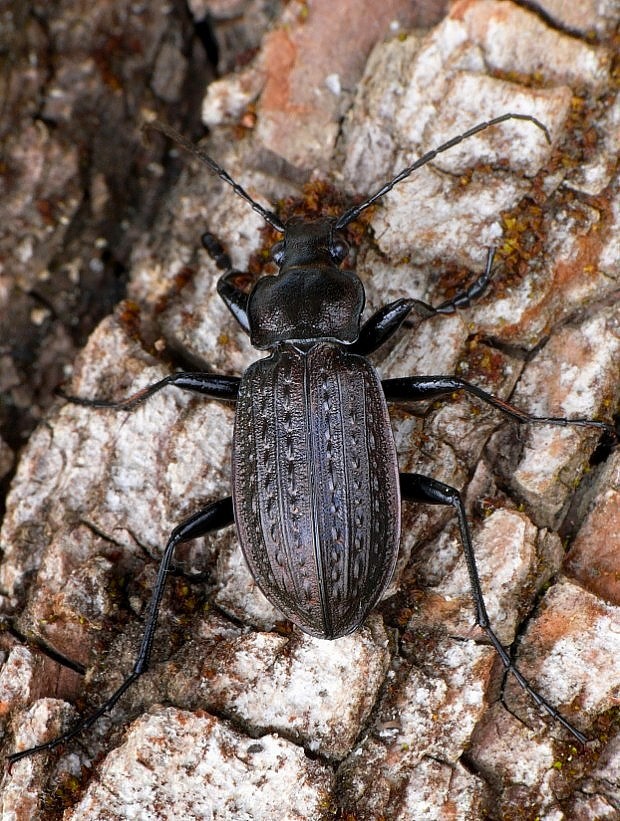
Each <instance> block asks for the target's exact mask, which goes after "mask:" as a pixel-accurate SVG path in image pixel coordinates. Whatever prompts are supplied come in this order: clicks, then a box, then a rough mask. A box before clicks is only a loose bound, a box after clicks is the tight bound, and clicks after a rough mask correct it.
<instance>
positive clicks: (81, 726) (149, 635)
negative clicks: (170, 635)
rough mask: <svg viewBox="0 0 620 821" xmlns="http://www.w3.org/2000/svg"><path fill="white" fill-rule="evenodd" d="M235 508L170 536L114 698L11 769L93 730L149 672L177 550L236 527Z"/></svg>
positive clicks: (207, 511)
mask: <svg viewBox="0 0 620 821" xmlns="http://www.w3.org/2000/svg"><path fill="white" fill-rule="evenodd" d="M233 522H234V515H233V505H232V497H230V496H227V497H226V498H225V499H220V500H219V501H217V502H212V503H211V504H210V505H207V507H205V508H203V509H202V510H200V511H198V513H195V514H194V515H193V516H190V517H189V518H188V519H186V520H185V521H184V522H182V523H181V524H180V525H178V526H177V527H175V529H174V530H173V531H172V533H171V534H170V538H169V539H168V543H167V545H166V549H165V550H164V553H163V555H162V559H161V562H160V564H159V570H158V573H157V580H156V582H155V587H154V588H153V593H152V594H151V601H150V603H149V607H148V611H147V616H146V622H145V627H144V634H143V636H142V642H141V644H140V649H139V651H138V655H137V656H136V660H135V662H134V666H133V669H132V671H131V673H130V674H129V675H128V676H127V678H126V679H125V680H124V681H123V683H122V684H121V686H120V687H119V688H118V689H117V690H115V691H114V693H112V695H111V696H110V697H109V698H108V699H107V701H105V702H104V703H103V704H102V705H101V706H100V707H99V708H98V709H97V710H95V712H94V713H91V714H90V715H89V716H86V718H83V719H81V720H80V721H78V722H77V724H75V725H74V726H73V727H72V728H71V729H70V730H68V731H67V732H66V733H63V734H62V735H60V736H58V737H57V738H53V739H52V740H51V741H46V742H45V743H44V744H38V745H37V746H36V747H30V748H29V749H27V750H22V751H21V752H19V753H13V754H12V755H9V756H7V760H8V763H9V766H12V765H13V764H14V763H15V762H16V761H19V760H20V759H21V758H26V757H27V756H29V755H33V754H34V753H40V752H44V751H45V750H53V749H54V748H55V747H58V746H59V745H60V744H64V743H65V742H67V741H70V740H71V739H72V738H74V737H75V736H77V735H79V734H80V733H81V732H83V731H84V730H87V729H88V728H89V727H90V726H92V725H93V724H94V723H95V721H97V719H98V718H100V717H101V716H102V715H103V714H104V713H107V712H108V711H109V710H111V709H112V707H113V706H114V705H115V704H116V702H117V701H118V700H119V698H120V697H121V696H122V695H123V693H124V692H125V691H126V690H128V689H129V687H131V685H132V684H133V683H134V682H135V681H136V680H137V679H138V678H139V677H140V676H141V675H142V674H143V673H145V672H146V670H147V669H148V666H149V661H150V658H151V651H152V649H153V638H154V635H155V628H156V627H157V617H158V615H159V607H160V604H161V600H162V596H163V595H164V589H165V586H166V578H167V575H168V572H169V569H170V563H171V561H172V557H173V555H174V551H175V549H176V547H177V546H178V545H180V544H182V543H183V542H188V541H190V540H191V539H197V538H199V537H200V536H206V535H207V533H212V532H213V531H214V530H221V529H222V528H223V527H227V526H228V525H231V524H233Z"/></svg>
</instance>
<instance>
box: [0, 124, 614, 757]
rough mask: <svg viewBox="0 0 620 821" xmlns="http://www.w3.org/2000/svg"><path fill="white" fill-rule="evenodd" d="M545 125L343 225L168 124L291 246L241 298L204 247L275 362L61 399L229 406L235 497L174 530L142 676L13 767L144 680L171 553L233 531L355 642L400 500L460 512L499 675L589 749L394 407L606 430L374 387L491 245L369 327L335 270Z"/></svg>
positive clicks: (287, 609) (465, 295) (209, 245)
mask: <svg viewBox="0 0 620 821" xmlns="http://www.w3.org/2000/svg"><path fill="white" fill-rule="evenodd" d="M512 119H517V120H524V121H527V122H529V123H532V124H533V125H534V126H536V127H537V128H539V129H541V130H542V131H543V133H544V134H545V137H546V139H547V140H548V141H549V142H551V140H550V137H549V133H548V131H547V129H546V128H545V126H544V125H543V124H542V123H541V122H540V121H538V120H537V119H536V118H535V117H532V116H530V115H527V114H515V113H506V114H503V115H501V116H499V117H496V118H494V119H491V120H488V121H486V122H482V123H479V124H478V125H476V126H474V127H473V128H470V129H469V130H468V131H465V132H464V133H463V134H460V135H459V136H457V137H454V138H453V139H451V140H449V141H447V142H446V143H443V144H442V145H440V146H439V147H438V148H435V149H434V150H432V151H429V152H427V153H426V154H424V155H423V156H422V157H420V158H419V159H417V160H416V161H415V162H414V163H413V164H412V165H410V166H407V167H406V168H404V169H403V170H402V171H401V172H400V173H399V174H397V175H396V176H395V177H394V178H393V179H391V180H390V181H389V182H387V183H386V184H385V185H383V186H382V187H381V188H379V189H378V190H377V191H376V192H375V193H374V194H372V195H371V196H369V197H368V198H367V199H365V200H364V201H363V202H362V203H360V204H359V205H355V206H353V207H351V208H349V209H348V210H347V211H345V212H344V213H343V214H342V215H341V216H340V217H338V218H329V217H323V218H319V219H314V220H307V219H303V218H299V217H296V218H292V219H290V220H288V221H287V222H286V223H284V222H282V221H281V220H280V219H279V218H278V216H277V215H276V214H275V213H273V212H271V211H269V210H267V209H265V208H263V207H262V206H261V205H260V204H259V203H258V202H256V201H255V200H253V199H252V197H250V195H249V194H248V193H247V192H246V191H245V190H244V189H243V188H242V186H240V185H239V184H238V183H237V182H235V181H234V180H233V179H232V178H231V177H230V176H229V174H228V173H227V172H226V171H225V170H224V169H223V168H221V167H220V166H219V165H218V164H217V163H216V162H215V161H214V160H213V159H211V157H209V156H208V155H206V154H205V153H203V152H202V151H201V150H200V149H199V148H197V147H196V146H194V145H193V144H192V143H190V142H188V141H187V140H185V139H184V138H183V137H182V136H181V135H179V134H178V133H177V132H176V131H174V130H173V129H171V128H170V127H168V126H167V125H165V124H163V123H158V122H155V123H151V124H150V125H149V126H148V127H150V128H154V129H156V130H158V131H160V132H162V133H163V134H165V135H166V136H168V137H170V138H171V139H173V140H174V141H175V142H177V143H179V144H180V145H182V146H183V147H184V148H185V149H186V150H187V151H189V152H190V153H192V154H193V155H194V156H197V157H198V158H199V159H200V160H201V161H203V162H204V163H206V165H208V166H209V168H210V169H211V170H212V171H213V172H215V173H216V174H217V175H218V176H219V177H220V178H221V179H223V180H224V181H225V182H226V183H228V184H229V185H231V186H232V188H233V190H234V191H235V193H236V194H237V195H239V196H241V197H243V199H245V200H246V201H247V202H248V203H249V204H250V205H251V207H252V208H253V209H254V210H255V211H257V212H258V213H259V214H260V215H261V216H262V217H263V218H264V219H265V220H266V221H267V222H268V223H269V224H270V225H271V226H272V227H273V228H275V229H276V230H277V231H279V232H281V233H282V234H283V237H284V238H283V240H282V241H280V242H278V243H276V245H275V246H274V247H273V248H272V259H273V261H274V262H275V263H276V265H277V266H278V268H279V272H278V274H277V275H276V276H269V277H263V278H261V279H259V280H258V281H257V283H256V284H255V286H254V288H253V289H252V291H251V293H250V294H249V295H248V294H246V293H245V292H243V291H242V290H240V289H239V288H238V287H236V284H235V277H237V276H238V272H236V271H234V270H233V269H232V266H231V263H230V258H229V257H228V255H227V253H226V252H225V251H224V250H223V248H222V246H221V245H220V244H219V242H218V241H217V239H216V238H215V237H214V236H213V235H211V234H209V233H207V234H205V235H204V236H203V245H204V247H205V249H206V250H207V252H208V253H209V254H210V255H211V257H212V258H213V259H214V260H215V262H216V264H217V266H218V267H219V268H220V269H222V270H223V271H224V273H223V275H222V276H221V277H220V279H219V281H218V285H217V289H218V293H219V294H220V296H221V298H222V299H223V300H224V302H225V303H226V305H227V306H228V308H229V309H230V311H231V312H232V314H233V316H234V317H235V319H236V320H237V322H238V323H239V324H240V326H241V327H242V328H243V330H244V331H245V332H246V333H248V334H249V335H250V339H251V342H252V344H253V345H254V346H255V347H256V348H258V349H260V350H266V351H268V352H269V354H270V355H269V356H267V357H266V358H264V359H260V360H258V361H257V362H255V363H254V364H253V365H251V366H250V367H249V368H248V369H247V371H246V372H245V373H244V375H243V376H242V377H234V376H223V375H218V374H213V373H197V372H196V373H192V372H189V373H183V372H178V373H173V374H171V375H169V376H167V377H166V378H164V379H162V380H160V381H159V382H156V383H155V384H152V385H149V386H147V387H145V388H143V389H142V390H140V391H138V392H137V393H134V394H133V395H132V396H130V397H128V398H127V399H125V400H122V401H107V400H100V399H87V398H82V397H72V396H66V395H64V394H63V395H64V396H65V398H66V399H68V400H69V401H71V402H73V403H77V404H81V405H85V406H87V407H92V408H111V409H114V410H126V411H130V410H131V409H133V408H134V407H136V405H138V404H139V403H141V402H144V401H145V400H147V399H148V398H149V397H151V396H152V395H153V394H155V393H156V392H158V391H160V390H161V389H163V388H164V387H167V386H175V387H177V388H181V389H183V390H187V391H194V392H196V393H200V394H203V395H205V396H208V397H211V398H216V399H222V400H228V401H232V402H235V403H236V414H235V427H234V438H233V454H232V496H229V497H227V498H225V499H221V500H218V501H215V502H212V503H211V504H209V505H207V506H206V507H205V508H203V509H202V510H199V511H198V512H197V513H195V514H194V515H193V516H191V517H189V518H188V519H187V520H185V521H184V522H182V523H181V524H180V525H178V526H177V527H176V528H175V529H174V530H173V531H172V533H171V535H170V537H169V540H168V543H167V545H166V548H165V550H164V552H163V556H162V559H161V562H160V565H159V572H158V575H157V580H156V583H155V587H154V589H153V593H152V597H151V601H150V604H149V608H148V611H147V616H146V621H145V629H144V635H143V638H142V642H141V645H140V649H139V652H138V654H137V657H136V660H135V663H134V667H133V670H132V671H131V673H130V674H129V675H128V676H127V678H125V680H124V681H123V683H122V684H121V686H120V687H119V688H118V689H117V690H116V691H115V692H114V693H113V694H112V695H111V696H110V697H109V698H108V699H107V701H105V703H104V704H102V705H101V706H100V707H99V708H98V709H97V710H96V711H95V712H94V713H92V714H91V715H89V716H87V717H86V718H83V719H81V720H80V721H79V722H78V723H77V724H76V725H75V726H73V727H72V728H71V729H70V730H69V731H68V732H66V733H64V734H63V735H61V736H58V737H57V738H55V739H52V740H51V741H48V742H46V743H43V744H40V745H38V746H35V747H32V748H30V749H27V750H23V751H20V752H16V753H13V754H12V755H11V756H9V761H10V762H11V763H13V762H15V761H17V760H19V759H20V758H23V757H25V756H28V755H31V754H33V753H36V752H40V751H43V750H52V749H54V748H55V747H57V746H58V745H59V744H61V743H64V742H66V741H68V740H69V739H71V738H73V737H74V736H76V735H77V734H78V733H81V732H82V731H83V730H85V729H86V728H88V727H89V726H90V725H91V724H93V723H94V722H95V721H96V720H97V719H98V718H99V717H100V716H101V715H102V714H103V713H104V712H106V711H107V710H109V709H111V707H112V706H113V705H114V704H115V703H116V702H117V701H118V699H119V698H120V697H121V696H122V694H123V693H124V692H125V691H126V690H127V689H128V688H129V687H130V686H131V685H132V684H133V682H134V681H135V680H136V679H137V678H138V677H139V676H140V675H142V674H143V673H144V672H145V671H146V669H147V667H148V665H149V660H150V656H151V650H152V646H153V639H154V634H155V627H156V623H157V617H158V610H159V606H160V602H161V599H162V595H163V592H164V586H165V582H166V576H167V574H168V570H169V567H170V563H171V561H172V558H173V554H174V551H175V548H176V547H177V546H178V545H179V544H180V543H182V542H186V541H189V540H191V539H195V538H198V537H199V536H204V535H206V534H208V533H210V532H213V531H215V530H218V529H220V528H223V527H226V526H228V525H230V524H233V522H234V524H235V525H236V528H237V534H238V538H239V542H240V544H241V548H242V550H243V553H244V556H245V558H246V561H247V563H248V566H249V568H250V571H251V573H252V575H253V577H254V579H255V580H256V582H257V584H258V586H259V587H260V588H261V590H262V591H263V593H264V594H265V595H266V596H267V598H268V599H269V600H270V601H271V602H272V603H273V604H274V605H276V607H277V608H278V609H279V610H280V611H281V612H282V613H283V614H284V615H285V616H286V617H287V618H288V619H290V620H291V621H292V622H293V623H294V624H296V625H297V626H298V627H300V628H301V629H302V630H303V631H305V632H306V633H309V634H311V635H313V636H317V637H319V638H323V639H335V638H338V637H339V636H344V635H346V634H347V633H350V632H352V631H354V630H355V629H356V628H358V627H359V626H360V625H361V624H362V623H363V622H364V619H365V618H366V616H367V615H368V613H369V612H370V611H371V610H372V608H373V607H374V606H375V604H376V603H377V602H378V600H379V599H380V598H381V596H382V594H383V593H384V591H385V589H386V587H387V586H388V584H389V582H390V580H391V578H392V574H393V572H394V568H395V564H396V559H397V555H398V548H399V537H400V505H401V498H403V499H405V500H408V501H412V502H417V503H421V504H431V505H449V506H451V507H452V508H453V509H454V511H455V513H456V516H457V519H458V525H459V531H460V536H461V541H462V544H463V550H464V554H465V559H466V564H467V569H468V572H469V579H470V585H471V591H472V597H473V601H474V606H475V611H476V623H477V624H478V626H479V627H480V628H481V629H482V630H483V631H484V632H485V633H486V635H487V637H488V639H489V641H490V643H491V644H492V645H493V647H494V648H495V650H496V651H497V653H498V654H499V657H500V659H501V661H502V663H503V665H504V668H505V671H506V672H507V673H511V674H512V675H514V676H515V678H516V679H517V681H518V682H519V683H520V684H521V686H522V687H523V688H524V689H525V690H526V691H527V692H528V693H529V694H530V696H531V697H532V698H533V699H534V700H535V701H536V703H537V704H538V705H539V706H540V707H542V708H543V709H544V710H546V712H547V713H548V714H549V715H551V716H552V717H553V718H554V719H556V720H557V721H559V722H560V723H561V724H562V725H563V726H564V727H565V728H567V729H568V730H569V731H570V732H571V733H572V735H573V736H574V737H575V738H576V739H577V740H578V741H579V742H581V743H584V742H585V741H586V737H585V736H584V735H583V734H582V733H581V732H580V731H579V730H577V729H576V728H575V727H573V726H572V725H571V724H570V723H569V722H568V721H567V720H566V719H565V718H564V717H563V716H561V715H560V714H559V713H558V712H557V711H556V710H555V708H554V707H553V706H552V705H551V704H549V703H548V702H547V701H545V699H543V698H542V696H540V695H539V694H538V693H537V692H536V691H535V690H534V689H533V688H532V687H531V686H530V684H529V683H528V682H527V680H526V679H525V678H524V677H523V675H522V674H521V673H520V672H519V670H518V668H516V667H515V665H514V664H513V662H512V660H511V658H510V655H509V653H508V651H507V649H506V648H505V647H504V646H503V645H502V643H501V642H500V640H499V639H498V638H497V636H496V634H495V632H494V631H493V629H492V627H491V625H490V623H489V617H488V614H487V610H486V607H485V603H484V597H483V594H482V590H481V586H480V580H479V577H478V570H477V567H476V560H475V555H474V550H473V546H472V539H471V535H470V529H469V525H468V522H467V519H466V515H465V508H464V505H463V501H462V499H461V496H460V494H459V491H458V490H457V489H456V488H453V487H450V486H449V485H446V484H443V483H442V482H438V481H436V480H434V479H432V478H429V477H427V476H422V475H420V474H413V473H406V474H399V471H398V462H397V454H396V449H395V445H394V439H393V436H392V430H391V426H390V418H389V415H388V408H387V403H388V402H398V401H407V402H412V401H420V400H428V399H436V398H439V397H444V396H446V395H449V394H451V393H453V392H455V391H464V392H466V393H468V394H471V395H472V396H474V397H477V398H478V399H479V400H481V401H482V402H485V403H487V404H489V405H491V406H493V407H495V408H497V409H498V410H500V411H502V412H503V413H504V414H506V415H508V416H509V417H511V418H512V419H514V420H516V421H518V422H526V423H534V422H535V423H544V424H549V425H561V426H566V425H577V426H589V427H595V428H599V429H601V430H604V431H608V432H610V433H612V435H613V429H612V428H611V426H610V425H607V424H605V423H603V422H599V421H596V420H591V419H571V420H568V419H565V418H561V417H536V416H532V415H531V414H528V413H525V412H524V411H521V410H519V409H518V408H516V407H515V406H513V405H511V404H509V403H507V402H505V401H503V400H501V399H499V398H497V397H495V396H493V395H491V394H489V393H487V392H485V391H483V390H481V389H480V388H478V387H477V386H475V385H473V384H471V383H469V382H466V381H465V380H463V379H461V378H460V377H457V376H452V375H450V376H409V377H403V378H398V379H385V380H383V381H381V380H380V379H379V376H378V375H377V373H376V371H375V369H374V368H373V366H372V365H371V364H370V363H369V361H368V360H367V358H366V357H367V355H368V354H370V353H372V352H373V351H375V350H376V349H377V348H379V347H380V346H381V345H382V344H383V343H384V342H385V341H386V340H387V339H389V338H390V337H391V336H392V335H393V334H394V333H395V332H396V331H397V330H398V329H399V327H400V326H401V324H402V323H403V321H404V320H405V319H406V317H407V316H408V315H409V314H410V312H411V311H415V312H416V313H418V314H419V315H421V317H422V318H425V317H429V316H433V315H437V314H448V313H453V312H454V311H455V310H456V309H457V308H463V307H467V306H468V305H469V304H470V303H471V301H472V300H473V299H475V298H477V297H479V296H480V295H481V294H482V293H483V292H484V291H485V290H486V288H487V287H488V285H489V282H490V279H491V270H492V263H493V256H494V250H493V249H490V250H489V252H488V255H487V262H486V267H485V270H484V272H483V273H482V274H481V275H480V276H479V277H478V278H477V279H476V280H475V281H474V282H473V284H471V285H470V286H469V287H468V288H467V289H466V290H465V291H463V292H462V293H460V294H458V295H457V296H455V297H454V298H452V299H449V300H447V301H445V302H443V303H442V304H441V305H439V306H437V307H433V306H431V305H428V304H426V303H424V302H422V301H420V300H417V299H398V300H396V301H395V302H392V303H390V304H388V305H386V306H385V307H383V308H381V309H380V310H379V311H377V312H376V313H374V314H373V315H372V316H371V317H370V318H369V319H367V320H366V321H365V322H364V323H363V324H361V316H362V311H363V308H364V300H365V295H364V288H363V285H362V282H361V280H360V279H359V277H358V276H357V274H356V273H355V271H352V270H343V269H342V268H341V267H340V264H341V263H342V262H343V261H344V259H345V257H346V256H347V253H348V247H347V244H346V242H345V241H344V239H343V238H342V236H341V234H340V232H341V231H342V229H344V228H345V226H347V225H348V224H349V223H351V222H352V221H354V220H355V219H356V218H357V217H358V216H359V215H360V214H361V213H362V211H364V210H365V209H366V208H368V207H369V206H370V205H371V204H372V203H374V202H376V201H377V200H378V199H380V198H381V197H382V196H383V195H384V194H386V193H387V192H388V191H390V190H391V189H392V188H393V187H394V186H395V185H396V184H397V183H399V182H400V181H401V180H403V179H405V178H406V177H408V176H409V175H410V174H411V173H412V172H413V171H415V170H416V169H418V168H420V167H421V166H423V165H425V164H426V163H428V162H430V161H431V160H432V159H433V158H434V157H436V156H437V155H438V154H439V153H441V152H443V151H447V150H448V149H450V148H452V147H453V146H455V145H457V144H458V143H460V142H462V141H463V140H466V139H468V138H469V137H472V136H473V135H474V134H477V133H479V132H481V131H483V130H485V129H487V128H490V127H492V126H497V125H499V124H500V123H503V122H505V121H507V120H512Z"/></svg>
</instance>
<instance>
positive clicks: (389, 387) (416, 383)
mask: <svg viewBox="0 0 620 821" xmlns="http://www.w3.org/2000/svg"><path fill="white" fill-rule="evenodd" d="M381 385H382V386H383V391H384V393H385V398H386V399H387V401H388V402H421V401H422V400H425V399H440V398H441V397H444V396H449V395H450V394H451V393H455V392H456V391H465V393H468V394H471V395H472V396H475V397H477V398H478V399H480V400H482V402H485V403H486V404H487V405H491V406H492V407H494V408H497V409H498V410H500V411H501V412H502V413H505V414H506V416H510V417H511V419H515V420H516V421H517V422H524V423H537V424H543V425H558V426H559V427H563V428H565V427H568V426H570V425H575V427H587V428H598V429H599V430H603V431H605V432H606V433H608V434H609V435H610V436H611V437H612V438H613V439H614V440H615V439H616V438H617V436H616V431H615V429H614V427H613V426H612V425H608V424H607V423H606V422H599V421H598V420H596V419H566V418H565V417H563V416H534V415H533V414H531V413H527V412H526V411H522V410H520V409H519V408H517V407H515V406H514V405H511V404H510V403H509V402H504V400H503V399H499V398H498V397H497V396H493V394H492V393H487V391H483V390H482V388H479V387H478V386H477V385H472V383H471V382H466V381H465V379H461V377H460V376H406V377H402V378H397V379H384V380H383V381H382V382H381Z"/></svg>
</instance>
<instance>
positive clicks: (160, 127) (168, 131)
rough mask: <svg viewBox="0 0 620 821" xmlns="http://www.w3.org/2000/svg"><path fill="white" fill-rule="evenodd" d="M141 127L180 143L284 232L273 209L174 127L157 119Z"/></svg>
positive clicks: (262, 215) (269, 221)
mask: <svg viewBox="0 0 620 821" xmlns="http://www.w3.org/2000/svg"><path fill="white" fill-rule="evenodd" d="M142 128H143V129H144V130H148V129H153V131H159V132H161V133H162V134H165V136H166V137H169V138H170V139H171V140H172V141H173V142H175V143H177V145H180V146H181V148H183V149H184V150H185V151H187V152H188V153H189V154H191V155H192V156H194V157H196V158H197V159H199V160H200V161H201V162H202V163H204V165H206V166H207V167H208V168H210V169H211V171H213V172H214V173H215V174H217V176H218V177H219V178H220V179H222V180H224V182H227V183H228V185H230V186H232V189H233V191H234V192H235V194H238V195H239V196H240V197H243V199H244V200H246V202H249V203H250V205H251V206H252V208H253V209H254V211H256V213H257V214H260V215H261V217H262V218H263V219H264V220H266V221H267V222H268V223H269V225H271V226H272V227H273V228H275V229H276V231H280V232H281V233H284V223H283V222H282V221H281V220H279V219H278V217H277V216H276V215H275V214H274V213H273V211H268V210H267V209H266V208H263V206H262V205H261V204H260V203H258V202H256V200H253V199H252V197H251V196H250V195H249V194H248V192H247V191H246V190H245V188H243V187H242V186H241V185H239V183H238V182H235V181H234V180H233V178H232V177H231V176H230V174H229V173H228V172H227V171H225V170H224V169H223V168H222V167H221V166H220V165H218V164H217V163H216V162H215V160H214V159H212V158H211V157H210V156H209V155H208V154H207V153H205V152H204V151H202V150H201V149H200V148H198V146H196V145H194V143H191V142H190V141H189V140H186V139H185V137H183V135H182V134H179V132H178V131H175V129H174V128H171V127H170V126H169V125H167V124H166V123H162V122H160V121H159V120H153V121H152V122H150V123H145V124H144V125H143V126H142Z"/></svg>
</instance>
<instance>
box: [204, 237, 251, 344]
mask: <svg viewBox="0 0 620 821" xmlns="http://www.w3.org/2000/svg"><path fill="white" fill-rule="evenodd" d="M201 240H202V246H203V248H204V249H205V251H206V252H207V254H209V256H210V257H211V259H212V260H213V261H214V262H215V264H216V265H217V267H218V268H219V269H220V270H221V271H225V272H226V273H225V274H224V275H223V276H221V277H220V278H219V280H218V282H217V292H218V294H219V295H220V296H221V297H222V299H223V300H224V302H225V303H226V307H227V308H228V310H229V311H230V312H231V314H232V315H233V316H234V317H235V319H236V320H237V322H238V323H239V325H241V327H242V328H243V330H244V331H245V332H246V334H249V333H250V321H249V319H248V295H247V294H246V293H245V291H242V290H241V288H238V287H237V285H236V280H238V279H239V278H242V279H243V278H246V279H247V274H244V273H243V272H242V271H236V270H235V269H234V268H233V267H232V262H231V259H230V256H229V255H228V254H227V253H226V251H225V250H224V246H223V245H222V243H221V242H220V241H219V240H218V239H217V237H216V236H214V235H213V234H211V233H210V232H209V231H205V233H204V234H203V235H202V237H201Z"/></svg>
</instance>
